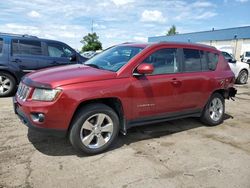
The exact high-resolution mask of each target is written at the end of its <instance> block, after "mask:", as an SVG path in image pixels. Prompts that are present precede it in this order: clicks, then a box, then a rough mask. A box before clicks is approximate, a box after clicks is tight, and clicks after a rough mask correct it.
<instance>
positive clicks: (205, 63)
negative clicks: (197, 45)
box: [200, 51, 209, 71]
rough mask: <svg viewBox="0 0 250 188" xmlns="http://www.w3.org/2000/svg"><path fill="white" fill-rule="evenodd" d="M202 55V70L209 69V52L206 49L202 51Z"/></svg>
mask: <svg viewBox="0 0 250 188" xmlns="http://www.w3.org/2000/svg"><path fill="white" fill-rule="evenodd" d="M200 57H201V67H202V70H205V71H206V70H209V68H208V61H207V53H206V52H204V51H200Z"/></svg>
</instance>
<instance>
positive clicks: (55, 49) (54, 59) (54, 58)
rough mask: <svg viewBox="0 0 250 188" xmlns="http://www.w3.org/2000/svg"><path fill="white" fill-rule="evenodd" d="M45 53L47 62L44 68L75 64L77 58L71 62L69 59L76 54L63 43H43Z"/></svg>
mask: <svg viewBox="0 0 250 188" xmlns="http://www.w3.org/2000/svg"><path fill="white" fill-rule="evenodd" d="M45 51H46V59H47V60H48V65H46V67H51V66H58V65H70V64H76V63H77V58H76V59H75V60H74V61H71V57H72V56H75V55H76V52H75V51H74V50H73V49H72V48H70V47H69V46H67V45H66V44H64V43H61V42H53V41H52V42H51V41H48V42H45ZM41 66H43V65H41Z"/></svg>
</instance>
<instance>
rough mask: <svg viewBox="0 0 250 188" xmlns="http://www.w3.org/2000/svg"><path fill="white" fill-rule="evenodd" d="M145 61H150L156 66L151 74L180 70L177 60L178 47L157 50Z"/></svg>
mask: <svg viewBox="0 0 250 188" xmlns="http://www.w3.org/2000/svg"><path fill="white" fill-rule="evenodd" d="M143 63H149V64H152V65H153V66H154V72H153V73H152V74H151V75H158V74H171V73H176V72H179V67H180V66H179V62H178V61H177V49H176V48H165V49H160V50H157V51H156V52H154V53H152V54H151V55H150V56H148V57H147V58H146V59H145V60H144V61H143Z"/></svg>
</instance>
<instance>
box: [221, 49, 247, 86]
mask: <svg viewBox="0 0 250 188" xmlns="http://www.w3.org/2000/svg"><path fill="white" fill-rule="evenodd" d="M222 54H223V56H224V57H225V59H226V60H227V61H228V63H229V66H230V68H231V70H232V71H233V73H234V75H235V78H236V83H238V84H246V83H247V80H248V75H249V65H248V64H247V63H243V62H239V61H236V60H235V58H234V57H233V56H232V55H231V54H229V53H227V52H222Z"/></svg>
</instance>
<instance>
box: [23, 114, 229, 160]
mask: <svg viewBox="0 0 250 188" xmlns="http://www.w3.org/2000/svg"><path fill="white" fill-rule="evenodd" d="M230 118H233V117H232V116H231V115H228V114H225V116H224V120H227V119H230ZM202 126H204V124H202V123H201V122H200V121H199V120H198V119H195V118H186V119H180V120H174V121H168V122H164V123H158V124H152V125H147V126H140V127H134V128H131V129H129V130H128V134H127V135H126V136H123V135H121V134H120V135H119V137H118V139H117V142H116V144H114V146H112V147H111V148H110V149H109V150H108V151H110V150H114V149H117V148H120V147H121V146H123V145H129V144H130V143H134V142H138V141H141V140H147V139H152V138H159V137H162V136H167V135H172V134H175V133H178V132H182V131H186V130H190V129H195V128H198V127H202ZM28 139H29V141H30V142H31V143H32V144H33V145H34V147H35V148H36V149H37V150H38V151H40V152H41V153H43V154H45V155H50V156H65V155H77V156H79V157H84V156H86V155H84V154H81V153H77V152H76V151H75V150H74V149H73V147H72V146H71V144H70V142H69V141H68V139H67V138H58V137H54V136H48V135H46V134H44V133H40V132H36V131H34V130H31V129H29V130H28ZM108 151H107V152H108Z"/></svg>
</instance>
